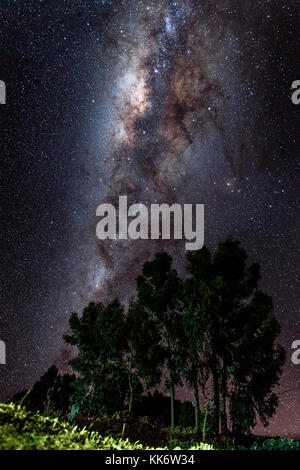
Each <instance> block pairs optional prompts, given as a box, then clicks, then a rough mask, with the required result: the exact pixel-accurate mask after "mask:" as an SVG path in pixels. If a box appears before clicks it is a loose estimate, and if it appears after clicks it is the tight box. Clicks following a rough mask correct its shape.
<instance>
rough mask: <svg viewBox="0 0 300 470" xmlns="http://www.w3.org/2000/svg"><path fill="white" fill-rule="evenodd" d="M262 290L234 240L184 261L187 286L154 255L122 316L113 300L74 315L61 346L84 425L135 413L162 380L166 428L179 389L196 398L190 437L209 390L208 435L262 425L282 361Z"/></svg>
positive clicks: (166, 259) (168, 262) (165, 258)
mask: <svg viewBox="0 0 300 470" xmlns="http://www.w3.org/2000/svg"><path fill="white" fill-rule="evenodd" d="M259 280H260V269H259V265H258V264H251V265H250V266H248V265H247V254H246V252H245V250H244V249H243V248H242V247H241V246H240V243H239V241H237V240H234V239H232V238H231V237H229V238H227V239H226V241H225V242H224V243H221V244H219V246H218V249H217V251H216V252H215V254H214V255H212V253H211V252H210V251H209V250H208V249H207V248H205V247H204V248H202V249H201V250H199V251H193V252H192V251H190V252H188V254H187V266H186V276H185V278H184V279H180V278H179V276H178V274H177V272H176V270H175V269H174V268H173V266H172V258H171V256H170V255H169V254H167V253H165V252H163V253H157V254H156V255H155V256H154V259H153V260H151V261H148V262H146V263H145V264H144V265H143V268H142V273H141V275H140V276H139V277H138V278H137V291H136V297H135V298H134V299H132V300H131V301H130V303H129V306H128V308H127V309H125V308H124V306H122V305H121V304H120V302H119V301H118V299H114V300H113V301H112V302H110V303H109V304H108V305H103V304H101V303H99V304H96V303H90V304H89V305H88V306H87V307H86V308H85V309H84V310H83V314H82V315H81V316H79V315H78V314H76V313H73V314H72V315H71V318H70V328H71V334H70V335H66V336H65V337H64V338H65V341H66V342H67V343H68V344H71V345H73V346H76V347H77V348H78V355H77V356H76V357H75V358H74V359H73V360H72V361H71V363H70V364H71V366H72V368H73V370H74V371H75V372H76V373H77V378H76V380H74V381H73V393H72V400H73V403H74V402H76V403H77V404H78V406H79V409H80V411H81V412H82V413H84V414H86V415H89V416H101V415H103V414H111V413H113V412H115V411H116V410H122V409H124V408H125V407H128V409H129V411H131V412H132V411H133V409H134V407H135V406H137V404H138V403H140V399H141V396H142V394H143V392H145V391H146V390H150V389H153V388H154V387H158V386H159V384H160V383H161V379H162V376H164V378H166V382H165V384H166V387H167V388H168V390H169V393H170V415H171V419H170V421H171V427H174V424H175V412H174V410H175V387H176V386H177V385H181V384H182V383H183V382H184V383H185V384H186V385H187V386H188V387H190V388H191V389H192V390H193V394H194V412H195V429H196V430H198V428H199V413H200V404H199V403H200V401H201V400H200V397H199V394H200V391H201V393H202V394H203V395H204V394H205V396H207V391H208V390H210V389H211V396H212V404H213V405H212V410H213V413H212V425H213V427H214V432H215V434H220V433H222V434H224V433H227V431H228V430H229V428H231V430H232V431H233V432H234V433H247V432H249V430H250V429H251V428H252V427H254V426H255V424H256V422H257V418H258V417H259V418H260V419H261V421H262V423H263V424H264V425H267V424H268V421H269V419H270V417H271V416H272V415H273V414H274V413H275V410H276V407H277V405H278V398H277V396H276V394H275V393H274V387H275V386H276V385H277V384H278V382H279V377H280V375H281V372H282V366H283V363H284V360H285V354H284V351H283V349H282V348H281V347H280V346H279V345H277V344H276V338H277V336H278V335H279V333H280V327H279V324H278V322H277V321H276V318H275V316H274V313H273V304H272V299H271V298H270V297H269V296H268V295H266V294H265V293H263V292H261V291H259V290H258V282H259Z"/></svg>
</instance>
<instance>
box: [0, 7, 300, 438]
mask: <svg viewBox="0 0 300 470" xmlns="http://www.w3.org/2000/svg"><path fill="white" fill-rule="evenodd" d="M299 12H300V0H286V1H285V0H271V1H268V0H261V1H260V0H258V1H255V2H254V1H253V0H243V1H235V0H223V1H217V0H203V1H199V0H183V1H171V0H155V1H154V0H153V1H150V0H149V1H146V0H141V1H137V0H134V1H133V0H123V1H117V0H115V1H109V0H107V1H105V0H103V1H100V0H99V1H83V0H82V1H81V0H79V1H71V0H66V1H59V0H53V1H51V2H49V1H42V0H40V1H37V0H29V1H21V0H15V1H13V0H2V1H1V6H0V33H1V34H0V59H1V60H0V64H1V67H0V79H1V80H4V82H5V83H6V87H7V103H6V105H1V106H0V113H1V130H0V133H1V140H0V142H1V195H2V196H1V207H2V208H3V210H2V213H1V215H2V217H1V228H2V230H1V235H2V236H1V284H0V285H1V304H0V305H1V310H0V339H2V340H4V341H5V343H6V347H7V365H0V384H1V392H0V397H1V399H5V398H6V397H7V396H8V395H10V396H11V395H12V393H15V392H17V391H20V390H24V389H26V388H28V387H29V386H32V385H33V383H34V382H35V381H36V380H37V379H38V378H39V377H40V375H41V374H42V373H44V372H45V371H46V370H47V368H48V367H49V366H50V365H52V364H53V363H55V364H57V365H58V366H59V367H60V369H61V370H62V371H65V370H67V369H66V366H67V362H68V360H69V358H70V354H71V352H70V350H69V349H68V348H67V347H66V345H65V344H64V342H63V340H62V336H63V334H64V333H66V332H67V330H68V319H69V316H70V313H71V312H72V311H78V312H81V311H82V308H83V307H84V306H85V305H86V304H87V302H88V301H89V300H91V299H95V300H101V301H108V300H110V299H112V298H113V297H114V296H115V295H118V296H120V298H121V300H123V301H125V302H126V300H127V299H128V297H129V296H131V295H132V294H133V293H134V286H135V281H134V280H135V278H136V276H137V274H138V273H139V270H140V268H141V265H142V263H143V262H144V261H145V260H146V259H149V257H151V255H152V254H153V253H154V252H155V251H158V250H161V249H166V250H168V251H169V252H170V253H171V254H172V255H173V256H174V257H175V264H176V267H177V268H178V270H179V272H181V268H182V260H183V256H184V241H176V242H174V241H158V242H157V241H151V240H149V241H148V240H146V241H120V240H118V241H105V242H103V241H99V240H98V239H97V237H96V232H95V229H96V224H97V221H98V219H97V217H96V208H97V206H98V205H99V204H101V203H102V202H104V201H105V202H111V203H114V204H117V202H118V197H119V195H128V200H129V204H132V203H135V202H142V203H145V204H146V205H148V206H149V205H150V204H152V203H155V202H156V203H163V202H165V203H168V204H171V203H173V202H178V203H180V204H186V203H193V204H196V203H198V204H204V205H205V244H206V245H207V246H208V247H210V248H211V249H212V250H214V249H215V248H216V245H217V243H218V242H220V241H224V239H225V237H226V236H227V235H228V234H232V235H233V236H235V237H237V238H239V239H240V240H241V242H242V245H243V246H244V247H245V249H246V250H247V252H248V253H249V262H250V261H251V262H253V261H258V262H259V263H261V270H262V281H261V285H260V287H261V288H262V289H263V290H265V291H266V292H267V293H268V294H270V295H271V296H272V297H273V299H274V304H275V313H276V316H277V318H278V320H279V321H280V323H281V326H282V334H281V336H280V342H281V344H282V345H283V346H284V347H285V349H286V352H287V360H286V365H285V370H284V374H283V376H282V380H281V385H280V388H279V398H280V407H279V409H278V412H277V415H276V416H275V418H274V419H273V420H272V424H271V425H270V427H269V428H268V429H267V431H266V432H267V433H269V434H273V435H275V434H281V435H282V434H284V435H289V436H297V437H298V438H299V437H300V365H298V366H296V365H293V364H292V362H291V353H292V350H291V344H292V342H293V341H294V340H297V339H300V315H299V306H298V305H299V302H297V301H298V297H299V251H297V249H298V246H297V245H299V243H297V242H298V240H297V234H299V210H298V211H297V206H296V204H297V202H299V198H298V197H299V166H298V168H297V164H298V165H299V159H298V157H299V131H300V129H299V108H300V107H297V106H296V105H294V104H293V103H292V101H291V94H292V92H291V84H292V82H293V81H294V80H297V79H300V70H299V45H300V44H299V38H300V27H299ZM297 160H298V162H297ZM298 239H299V235H298ZM179 396H181V397H188V396H189V395H188V394H187V392H185V391H184V390H181V391H179ZM258 431H259V432H261V428H258Z"/></svg>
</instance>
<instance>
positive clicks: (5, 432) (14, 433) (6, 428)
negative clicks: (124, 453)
mask: <svg viewBox="0 0 300 470" xmlns="http://www.w3.org/2000/svg"><path fill="white" fill-rule="evenodd" d="M0 449H1V450H152V449H153V448H151V447H147V446H143V445H142V444H140V443H138V442H136V443H131V442H129V441H128V440H123V439H118V438H114V437H111V436H101V435H100V434H99V433H97V432H95V431H89V430H88V429H86V428H83V429H80V428H79V427H78V426H73V425H72V424H70V423H68V422H62V421H59V419H58V418H48V417H45V416H42V415H40V414H39V413H32V412H30V411H27V410H26V409H25V408H24V407H22V406H20V405H16V404H13V403H9V404H0ZM161 449H167V448H166V447H161V448H156V450H161ZM176 449H178V450H179V449H180V447H176ZM192 449H194V450H212V449H213V447H212V446H211V445H208V444H203V443H199V444H197V445H195V446H193V448H192Z"/></svg>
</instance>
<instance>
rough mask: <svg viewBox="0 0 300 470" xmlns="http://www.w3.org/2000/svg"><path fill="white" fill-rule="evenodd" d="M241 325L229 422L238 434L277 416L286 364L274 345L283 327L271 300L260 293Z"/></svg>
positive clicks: (278, 347)
mask: <svg viewBox="0 0 300 470" xmlns="http://www.w3.org/2000/svg"><path fill="white" fill-rule="evenodd" d="M241 321H242V322H243V325H242V328H241V330H243V333H244V334H243V337H242V338H241V339H240V341H239V342H238V343H237V344H236V345H235V351H234V352H235V354H234V368H233V378H232V381H233V383H232V391H231V393H230V403H229V409H230V418H231V421H232V425H233V432H234V433H235V434H241V433H248V432H249V430H250V429H251V428H253V427H254V426H255V425H256V423H257V416H258V417H259V418H260V420H261V422H262V423H263V425H264V426H267V425H268V423H269V419H270V418H271V417H272V416H273V414H274V413H275V410H276V408H277V406H278V397H277V396H276V394H275V393H274V391H273V390H274V387H275V386H276V385H278V383H279V378H280V375H281V373H282V366H283V364H284V361H285V353H284V350H283V348H282V347H281V346H278V345H276V344H275V340H276V338H277V337H278V335H279V333H280V326H279V324H278V322H277V320H276V318H275V316H274V313H273V302H272V299H271V297H269V296H268V295H266V294H264V293H262V292H260V291H257V292H255V294H254V295H253V297H252V299H251V301H250V303H249V304H248V305H245V307H244V309H243V314H242V318H241Z"/></svg>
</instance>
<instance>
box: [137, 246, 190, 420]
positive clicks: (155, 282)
mask: <svg viewBox="0 0 300 470" xmlns="http://www.w3.org/2000/svg"><path fill="white" fill-rule="evenodd" d="M137 290H138V300H139V302H140V303H141V305H143V307H144V308H145V309H146V311H147V312H148V315H149V316H150V318H152V319H153V320H154V321H155V324H156V328H157V332H158V335H159V337H160V347H161V350H162V351H163V356H164V365H165V367H166V369H167V371H168V380H167V386H168V388H169V389H170V396H171V428H174V422H175V421H174V419H175V418H174V403H175V385H176V384H178V383H180V374H179V370H180V368H179V362H180V358H181V356H180V347H179V339H178V338H179V335H180V331H181V319H182V315H181V313H180V309H181V301H180V293H181V285H180V280H179V278H178V276H177V272H176V271H175V270H174V269H172V258H171V256H170V255H168V254H167V253H164V252H163V253H156V254H155V256H154V259H153V260H152V261H147V262H146V263H144V265H143V269H142V275H141V276H139V277H138V279H137Z"/></svg>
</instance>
